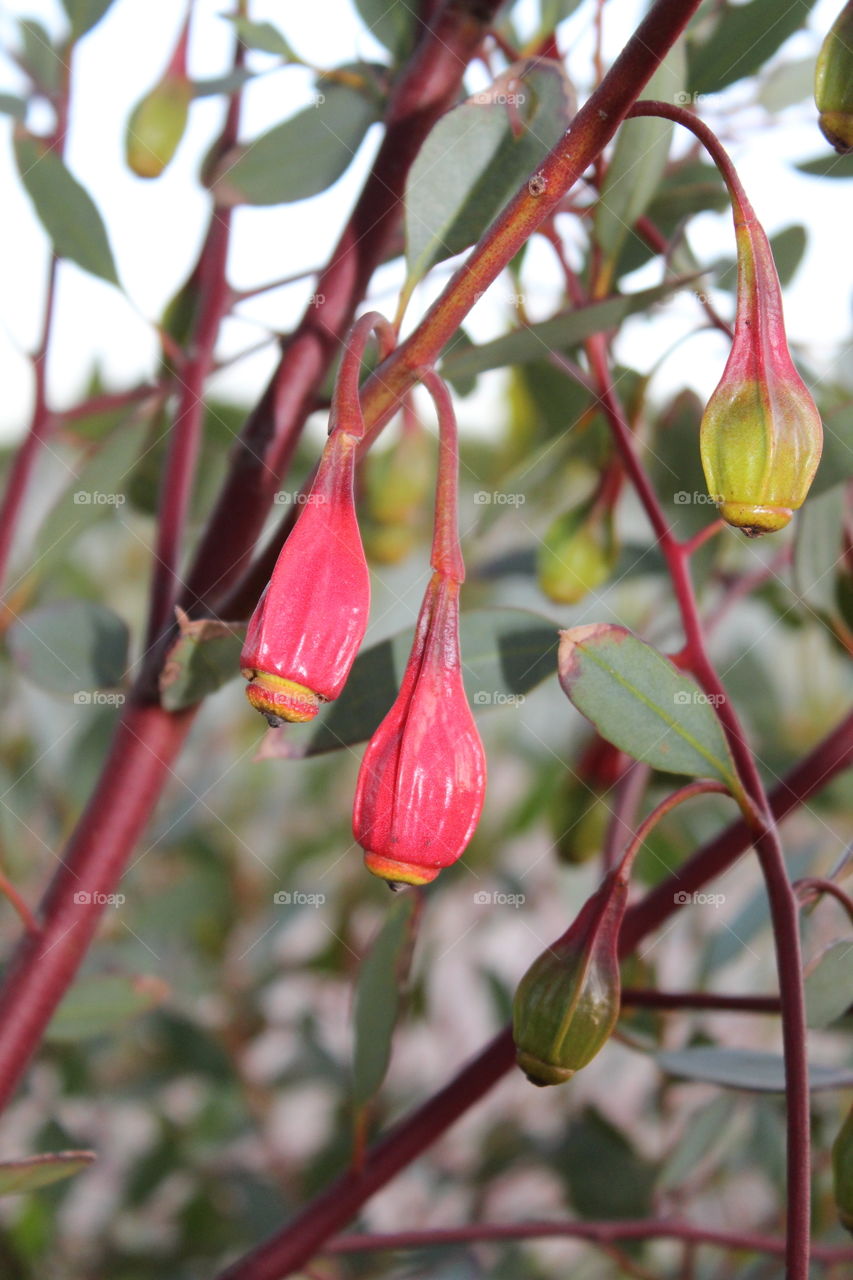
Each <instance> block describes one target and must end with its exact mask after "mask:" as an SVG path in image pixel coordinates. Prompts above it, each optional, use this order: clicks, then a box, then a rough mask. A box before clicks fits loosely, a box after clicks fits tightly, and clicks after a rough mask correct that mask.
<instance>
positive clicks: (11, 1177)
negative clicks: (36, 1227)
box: [0, 1151, 96, 1196]
mask: <svg viewBox="0 0 853 1280" xmlns="http://www.w3.org/2000/svg"><path fill="white" fill-rule="evenodd" d="M95 1158H96V1157H95V1153H94V1151H51V1152H49V1153H48V1154H46V1155H43V1156H22V1157H21V1159H20V1160H0V1196H18V1195H22V1194H23V1193H24V1192H28V1191H38V1189H39V1188H40V1187H49V1186H50V1184H51V1183H52V1182H61V1180H62V1179H63V1178H70V1177H71V1176H72V1174H75V1173H80V1172H81V1170H83V1169H85V1168H87V1167H88V1166H89V1165H90V1164H91V1163H92V1162H93V1161H94V1160H95Z"/></svg>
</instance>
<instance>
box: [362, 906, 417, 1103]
mask: <svg viewBox="0 0 853 1280" xmlns="http://www.w3.org/2000/svg"><path fill="white" fill-rule="evenodd" d="M417 901H418V899H417V896H416V895H415V894H414V893H406V894H404V895H403V896H402V897H401V898H400V899H398V901H397V902H395V903H394V905H393V907H392V908H391V910H390V911H389V912H388V916H387V918H386V920H385V923H384V924H383V926H382V928H381V929H380V931H379V934H378V935H377V937H376V938H375V939H374V942H373V944H372V946H371V948H370V950H369V951H368V953H367V955H366V956H365V958H364V960H363V961H362V964H361V968H360V969H359V974H358V982H357V984H356V992H355V1046H354V1054H353V1103H354V1105H355V1107H356V1108H359V1107H363V1106H364V1105H365V1104H366V1103H368V1102H369V1101H370V1099H371V1098H372V1097H373V1096H374V1095H375V1094H376V1093H377V1092H378V1090H379V1088H380V1086H381V1084H382V1081H383V1080H384V1079H385V1072H386V1071H387V1070H388V1063H389V1062H390V1060H391V1041H392V1038H393V1035H394V1027H395V1025H396V1022H397V1014H398V1012H399V1008H400V991H401V987H402V986H403V984H404V983H405V981H406V978H407V977H408V971H409V964H410V962H411V954H412V947H413V943H414V930H415V924H416V919H417V917H416V913H415V908H416V905H417Z"/></svg>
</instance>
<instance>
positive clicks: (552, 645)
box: [280, 609, 557, 756]
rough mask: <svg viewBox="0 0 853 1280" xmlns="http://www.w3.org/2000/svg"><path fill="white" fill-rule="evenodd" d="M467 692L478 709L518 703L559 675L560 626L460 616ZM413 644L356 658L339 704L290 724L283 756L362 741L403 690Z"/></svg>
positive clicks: (487, 614) (515, 617)
mask: <svg viewBox="0 0 853 1280" xmlns="http://www.w3.org/2000/svg"><path fill="white" fill-rule="evenodd" d="M459 630H460V643H461V648H462V660H463V663H462V665H463V671H464V678H465V690H466V693H467V695H468V700H469V702H470V704H471V706H472V708H473V710H474V711H475V712H476V711H478V710H480V709H486V708H488V707H493V706H513V705H516V704H518V702H519V701H520V700H521V699H523V696H524V694H526V693H527V692H529V690H530V689H532V688H534V687H535V686H536V685H537V684H539V683H541V681H542V680H544V679H546V678H547V677H548V676H549V675H552V674H553V673H554V671H555V670H556V660H557V627H556V625H555V624H554V623H551V622H549V621H548V619H547V618H543V617H541V616H540V615H539V614H535V613H529V612H527V611H525V610H522V609H473V610H471V611H470V612H466V613H463V614H462V616H461V619H460V628H459ZM411 647H412V632H411V631H403V632H400V633H398V634H397V635H396V636H393V637H391V638H389V639H388V640H383V641H381V643H379V644H377V645H373V646H372V647H371V648H369V649H366V650H364V651H363V652H362V653H360V654H359V656H358V658H357V659H356V662H355V665H354V666H353V669H352V672H351V673H350V677H349V680H348V681H347V684H346V687H345V688H344V691H343V693H342V694H341V696H340V698H338V700H337V702H332V703H329V704H328V705H327V706H326V707H324V708H323V710H321V712H320V715H319V716H318V718H317V720H315V721H314V722H313V723H312V724H310V725H304V726H303V725H292V726H291V725H288V726H287V728H285V729H282V730H280V732H281V734H283V735H286V736H285V745H284V748H283V750H282V754H285V755H290V754H292V755H294V756H302V755H309V756H310V755H318V754H320V753H322V752H327V751H339V750H340V749H341V748H342V747H347V746H352V745H353V744H354V743H357V742H364V741H365V740H366V739H367V738H369V737H370V736H371V734H373V733H374V731H375V730H376V729H377V728H378V727H379V725H380V724H381V722H382V720H383V719H384V717H385V716H386V715H387V713H388V711H389V710H390V709H391V705H392V703H393V701H394V699H395V698H396V696H397V693H398V692H399V689H400V683H401V681H402V678H403V672H404V671H405V668H406V662H407V661H408V657H409V652H410V650H411Z"/></svg>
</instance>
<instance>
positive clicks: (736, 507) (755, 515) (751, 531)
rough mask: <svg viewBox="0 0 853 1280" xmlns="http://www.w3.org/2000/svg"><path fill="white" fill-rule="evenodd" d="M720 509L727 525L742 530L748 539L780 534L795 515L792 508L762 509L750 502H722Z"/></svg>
mask: <svg viewBox="0 0 853 1280" xmlns="http://www.w3.org/2000/svg"><path fill="white" fill-rule="evenodd" d="M718 509H719V512H720V515H721V516H722V518H723V519H724V520H725V522H726V524H730V525H732V526H733V527H734V528H735V529H740V531H741V533H745V534H746V536H747V537H748V538H760V537H761V535H762V534H765V533H778V532H779V530H780V529H784V528H785V525H786V524H788V523H789V522H790V520H791V516H792V515H793V514H794V513H793V511H792V510H791V509H790V507H761V506H755V505H753V504H752V503H749V502H721V503H720V504H719V508H718Z"/></svg>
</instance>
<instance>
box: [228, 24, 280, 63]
mask: <svg viewBox="0 0 853 1280" xmlns="http://www.w3.org/2000/svg"><path fill="white" fill-rule="evenodd" d="M223 16H227V17H228V21H229V22H231V23H233V25H234V27H235V29H236V31H237V35H238V36H239V37H240V40H241V41H242V42H243V44H244V45H245V46H246V48H247V49H257V50H258V51H259V52H260V53H274V54H277V55H278V56H279V57H280V58H283V59H284V60H285V62H298V61H299V59H298V58H297V56H296V54H295V53H294V52H293V49H292V48H291V47H290V45H289V44H288V42H287V41H286V40H285V38H284V36H283V35H282V34H281V32H280V31H279V29H278V27H275V26H273V24H272V23H271V22H253V21H252V20H251V18H241V17H239V16H238V15H237V14H228V15H223Z"/></svg>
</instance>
